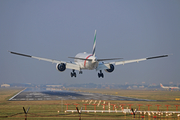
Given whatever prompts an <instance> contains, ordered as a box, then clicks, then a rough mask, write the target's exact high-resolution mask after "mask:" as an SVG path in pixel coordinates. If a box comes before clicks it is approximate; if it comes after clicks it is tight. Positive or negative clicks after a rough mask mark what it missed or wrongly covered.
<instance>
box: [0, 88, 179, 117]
mask: <svg viewBox="0 0 180 120" xmlns="http://www.w3.org/2000/svg"><path fill="white" fill-rule="evenodd" d="M22 89H23V88H22ZM22 89H21V88H0V119H5V120H6V119H7V120H10V119H12V120H19V119H24V118H25V115H24V112H23V109H22V108H23V107H25V108H26V109H27V108H28V107H30V110H29V112H28V115H27V117H28V120H29V119H30V120H31V119H33V120H41V119H53V120H56V119H63V120H66V119H67V120H72V119H76V120H77V119H79V115H78V114H77V113H70V112H69V113H65V112H64V111H65V110H66V105H62V102H63V104H65V103H69V104H70V105H69V106H68V109H71V110H74V109H75V105H74V104H76V103H77V104H79V105H78V107H79V108H80V107H83V109H85V107H84V105H83V104H85V102H82V100H66V101H61V100H60V101H58V100H57V101H8V99H9V98H11V97H12V96H13V95H15V94H16V93H18V92H19V91H20V90H22ZM73 90H74V91H83V92H90V93H102V94H110V95H119V96H125V97H133V98H142V99H151V100H166V101H163V102H161V101H159V102H146V101H106V102H110V103H111V104H116V105H117V106H119V105H120V104H125V105H124V108H126V107H129V104H132V106H131V108H138V105H137V104H141V105H142V106H141V107H140V109H141V110H143V111H147V110H148V107H147V105H148V104H150V105H151V106H150V110H151V111H153V110H155V111H157V106H156V105H158V104H159V105H161V106H160V107H159V110H161V111H166V109H167V108H166V106H165V105H170V106H169V108H168V109H169V111H176V107H175V106H174V105H180V101H174V100H175V98H180V92H179V91H151V90H113V89H103V90H102V89H81V90H80V89H76V90H75V89H73ZM88 103H89V102H88ZM87 109H88V110H94V106H93V105H92V103H91V104H90V105H88V106H87ZM96 109H97V110H103V108H102V105H100V106H99V107H96ZM105 109H106V110H108V106H106V107H105ZM117 109H118V110H120V108H117ZM111 110H112V106H111ZM179 110H180V106H179ZM58 111H59V112H58ZM81 116H82V119H107V120H109V119H134V118H133V116H132V115H129V114H126V115H125V114H123V113H82V115H81ZM141 116H142V115H137V116H136V119H141ZM146 118H147V119H153V118H152V115H151V116H146ZM163 118H164V119H180V118H178V117H177V115H172V116H168V117H165V115H163V116H161V119H163Z"/></svg>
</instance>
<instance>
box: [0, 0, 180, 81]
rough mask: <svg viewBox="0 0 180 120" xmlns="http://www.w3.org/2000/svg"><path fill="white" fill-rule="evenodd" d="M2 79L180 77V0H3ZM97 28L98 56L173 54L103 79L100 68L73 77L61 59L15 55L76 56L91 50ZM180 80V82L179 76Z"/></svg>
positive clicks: (0, 30) (0, 22)
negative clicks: (61, 65)
mask: <svg viewBox="0 0 180 120" xmlns="http://www.w3.org/2000/svg"><path fill="white" fill-rule="evenodd" d="M0 17H1V20H0V43H1V44H0V55H1V62H0V83H38V84H41V83H47V84H49V83H54V84H60V83H115V84H121V83H122V84H124V83H125V82H129V83H141V82H146V83H156V84H159V83H169V82H170V81H171V82H173V83H175V84H176V83H178V82H179V80H180V74H179V71H180V62H179V61H180V52H179V51H180V47H179V45H180V22H179V21H180V1H179V0H173V1H169V0H158V1H157V0H151V1H144V0H137V1H131V0H114V1H110V0H109V1H108V0H91V1H87V0H76V1H73V0H38V1H36V0H31V1H28V0H17V1H11V0H1V1H0ZM95 29H96V30H97V44H96V55H97V57H98V58H112V57H122V58H124V59H123V60H129V59H138V58H144V57H151V56H156V55H162V54H171V53H173V55H171V56H169V57H168V58H161V59H154V60H148V61H143V62H139V63H131V64H126V65H124V66H123V65H120V66H116V67H115V71H114V72H112V73H106V72H105V71H104V72H103V73H104V74H105V78H104V79H99V78H98V77H97V73H98V72H96V71H95V70H93V71H87V70H84V71H83V74H82V75H79V74H78V75H77V78H71V77H70V72H71V70H68V69H67V70H65V71H64V72H62V73H61V72H59V71H57V70H56V69H55V66H56V64H52V63H49V62H45V61H38V60H35V59H31V58H26V57H21V56H15V55H12V54H10V53H8V52H7V51H8V50H10V51H15V52H20V53H25V54H30V55H33V56H38V57H44V58H51V59H56V60H62V61H71V59H69V58H68V57H69V56H75V55H76V54H77V53H79V52H89V53H91V52H92V47H93V37H94V31H95ZM179 83H180V82H179Z"/></svg>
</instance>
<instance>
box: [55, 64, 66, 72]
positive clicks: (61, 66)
mask: <svg viewBox="0 0 180 120" xmlns="http://www.w3.org/2000/svg"><path fill="white" fill-rule="evenodd" d="M56 69H57V70H58V71H60V72H63V71H65V70H66V64H65V63H61V64H57V65H56Z"/></svg>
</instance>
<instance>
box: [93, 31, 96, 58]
mask: <svg viewBox="0 0 180 120" xmlns="http://www.w3.org/2000/svg"><path fill="white" fill-rule="evenodd" d="M95 51H96V30H95V33H94V43H93V51H92V55H93V56H95Z"/></svg>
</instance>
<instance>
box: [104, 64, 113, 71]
mask: <svg viewBox="0 0 180 120" xmlns="http://www.w3.org/2000/svg"><path fill="white" fill-rule="evenodd" d="M109 66H110V69H105V71H106V72H112V71H114V65H113V64H110V65H109Z"/></svg>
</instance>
